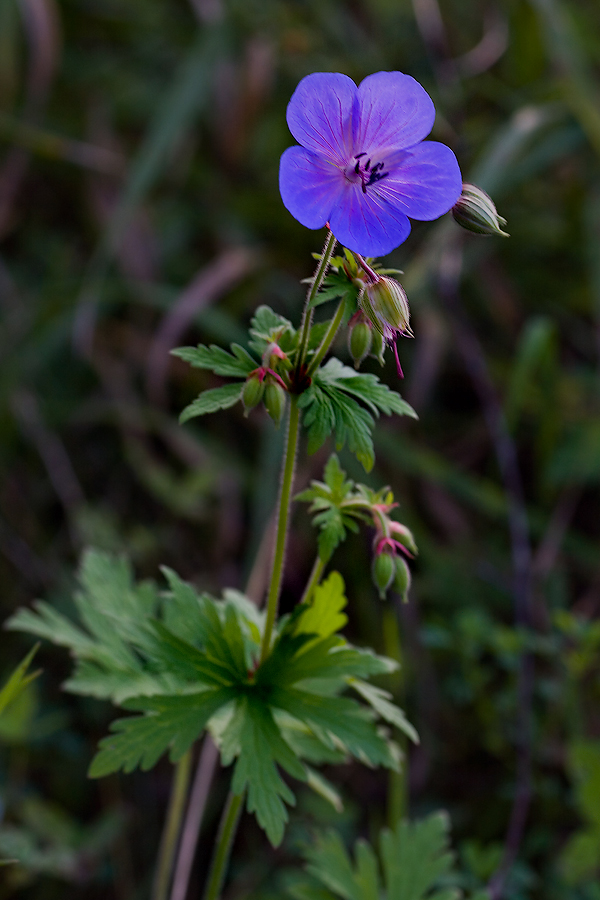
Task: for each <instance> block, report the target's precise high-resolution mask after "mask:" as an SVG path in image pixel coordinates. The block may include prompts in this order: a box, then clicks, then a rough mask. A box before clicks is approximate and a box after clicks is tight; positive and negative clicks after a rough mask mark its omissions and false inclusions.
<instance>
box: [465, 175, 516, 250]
mask: <svg viewBox="0 0 600 900" xmlns="http://www.w3.org/2000/svg"><path fill="white" fill-rule="evenodd" d="M452 215H453V217H454V221H455V222H458V224H459V225H460V226H461V227H462V228H466V229H467V231H473V232H474V233H475V234H485V235H490V234H495V235H498V236H500V237H509V236H510V235H508V234H507V232H506V231H502V228H501V226H502V225H506V219H503V218H502V216H499V215H498V211H497V210H496V205H495V203H494V201H493V200H492V198H491V197H490V196H489V194H486V192H485V191H482V190H481V188H478V187H477V186H476V185H474V184H463V189H462V194H461V195H460V197H459V198H458V200H457V202H456V203H455V205H454V206H453V207H452Z"/></svg>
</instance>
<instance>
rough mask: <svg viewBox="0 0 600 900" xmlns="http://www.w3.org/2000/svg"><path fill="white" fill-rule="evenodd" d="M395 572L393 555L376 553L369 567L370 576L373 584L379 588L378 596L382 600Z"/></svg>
mask: <svg viewBox="0 0 600 900" xmlns="http://www.w3.org/2000/svg"><path fill="white" fill-rule="evenodd" d="M395 574H396V565H395V560H394V557H393V555H392V554H391V553H386V552H385V551H384V552H383V553H378V554H377V555H376V556H375V559H374V560H373V565H372V567H371V577H372V578H373V584H374V585H375V587H376V588H377V589H378V590H379V596H380V598H381V599H382V600H383V599H384V597H385V593H386V591H387V589H388V588H389V586H390V585H391V583H392V581H393V580H394V575H395Z"/></svg>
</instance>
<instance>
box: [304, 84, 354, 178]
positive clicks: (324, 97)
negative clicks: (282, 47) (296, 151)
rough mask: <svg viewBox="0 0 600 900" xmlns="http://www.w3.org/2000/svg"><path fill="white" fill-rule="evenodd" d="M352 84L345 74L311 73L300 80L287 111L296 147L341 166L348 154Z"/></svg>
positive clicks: (350, 149) (349, 155)
mask: <svg viewBox="0 0 600 900" xmlns="http://www.w3.org/2000/svg"><path fill="white" fill-rule="evenodd" d="M355 95H356V85H355V84H354V82H353V81H352V79H351V78H348V76H347V75H341V74H339V73H335V72H314V73H313V74H312V75H307V76H306V78H303V79H302V81H301V82H300V84H299V85H298V87H297V88H296V90H295V91H294V93H293V95H292V99H291V100H290V102H289V104H288V108H287V123H288V126H289V129H290V131H291V132H292V134H293V135H294V137H295V138H296V140H297V141H298V143H299V144H302V146H303V147H306V149H307V150H312V151H313V152H314V153H320V154H321V155H322V156H326V157H327V158H328V159H330V160H331V161H332V162H335V163H337V164H339V165H340V166H343V165H345V164H346V163H347V161H348V159H350V157H351V155H352V133H351V129H352V124H351V121H352V102H353V100H354V97H355Z"/></svg>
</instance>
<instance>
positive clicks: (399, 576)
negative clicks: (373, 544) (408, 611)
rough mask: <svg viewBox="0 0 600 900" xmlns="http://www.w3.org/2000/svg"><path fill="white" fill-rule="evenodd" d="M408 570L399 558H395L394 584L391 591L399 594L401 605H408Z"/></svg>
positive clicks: (409, 576)
mask: <svg viewBox="0 0 600 900" xmlns="http://www.w3.org/2000/svg"><path fill="white" fill-rule="evenodd" d="M411 580H412V579H411V574H410V569H409V568H408V566H407V565H406V562H405V561H404V560H403V559H402V557H401V556H397V557H396V574H395V575H394V583H393V584H392V590H394V591H396V593H397V594H400V596H401V598H402V602H403V603H408V592H409V590H410V583H411Z"/></svg>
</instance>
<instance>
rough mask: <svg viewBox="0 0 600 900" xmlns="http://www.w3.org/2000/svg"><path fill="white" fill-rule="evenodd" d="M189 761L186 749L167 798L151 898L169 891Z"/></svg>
mask: <svg viewBox="0 0 600 900" xmlns="http://www.w3.org/2000/svg"><path fill="white" fill-rule="evenodd" d="M191 763H192V754H191V751H190V750H188V752H187V753H184V755H183V756H182V757H181V759H180V760H179V762H178V763H177V766H176V767H175V773H174V775H173V784H172V786H171V796H170V798H169V809H168V812H167V821H166V823H165V829H164V831H163V835H162V839H161V842H160V850H159V854H158V864H157V867H156V875H155V877H154V885H153V888H152V900H167V896H168V893H169V883H170V881H171V872H172V870H173V861H174V859H175V851H176V850H177V841H178V838H179V832H180V830H181V822H182V819H183V813H184V810H185V801H186V797H187V791H188V785H189V781H190V769H191Z"/></svg>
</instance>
